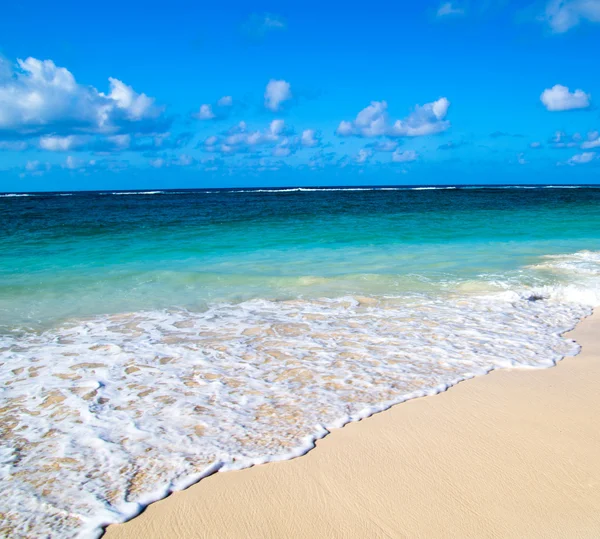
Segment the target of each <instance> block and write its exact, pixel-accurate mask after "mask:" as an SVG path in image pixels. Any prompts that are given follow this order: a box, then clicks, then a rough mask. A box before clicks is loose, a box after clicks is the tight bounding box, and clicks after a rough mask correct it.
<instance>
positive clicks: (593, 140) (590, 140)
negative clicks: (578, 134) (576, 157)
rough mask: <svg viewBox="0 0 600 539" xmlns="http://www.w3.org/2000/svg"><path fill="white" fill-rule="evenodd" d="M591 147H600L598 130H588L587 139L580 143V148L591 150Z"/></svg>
mask: <svg viewBox="0 0 600 539" xmlns="http://www.w3.org/2000/svg"><path fill="white" fill-rule="evenodd" d="M592 148H600V133H599V132H598V131H590V132H589V133H588V137H587V140H586V141H585V142H583V143H582V144H581V149H582V150H591V149H592Z"/></svg>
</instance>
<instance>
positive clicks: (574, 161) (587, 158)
mask: <svg viewBox="0 0 600 539" xmlns="http://www.w3.org/2000/svg"><path fill="white" fill-rule="evenodd" d="M597 157H598V154H596V153H594V152H583V153H579V154H577V155H574V156H573V157H571V159H569V160H568V161H567V164H568V165H584V164H586V163H590V162H591V161H593V160H594V159H596V158H597Z"/></svg>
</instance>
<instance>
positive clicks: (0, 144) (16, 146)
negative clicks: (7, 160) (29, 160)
mask: <svg viewBox="0 0 600 539" xmlns="http://www.w3.org/2000/svg"><path fill="white" fill-rule="evenodd" d="M27 147H28V144H27V142H25V141H24V140H0V150H10V151H13V152H22V151H23V150H26V149H27Z"/></svg>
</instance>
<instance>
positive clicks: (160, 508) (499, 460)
mask: <svg viewBox="0 0 600 539" xmlns="http://www.w3.org/2000/svg"><path fill="white" fill-rule="evenodd" d="M567 337H568V338H572V339H576V340H577V342H579V343H580V344H581V345H582V347H583V350H582V352H581V354H579V355H578V356H576V357H574V358H566V359H564V360H563V361H561V362H560V363H559V364H558V366H557V367H555V368H551V369H544V370H512V371H509V370H502V371H495V372H492V373H491V374H490V375H488V376H483V377H478V378H475V379H472V380H468V381H466V382H463V383H460V384H458V385H457V386H455V387H453V388H451V389H450V390H449V391H447V392H445V393H441V394H439V395H435V396H432V397H424V398H419V399H415V400H412V401H409V402H406V403H403V404H400V405H397V406H395V407H393V408H391V409H390V410H388V411H386V412H382V413H379V414H376V415H374V416H372V417H370V418H368V419H365V420H363V421H360V422H358V423H353V424H349V425H347V426H345V427H344V428H342V429H338V430H335V431H333V432H332V434H331V435H329V436H327V437H326V438H324V439H323V440H320V441H318V442H317V447H316V449H314V450H313V451H311V452H310V453H308V454H307V455H305V456H303V457H300V458H297V459H294V460H291V461H285V462H278V463H270V464H265V465H261V466H255V467H253V468H250V469H246V470H242V471H237V472H224V473H217V474H214V475H212V476H210V477H208V478H206V479H204V480H202V481H200V482H199V483H198V484H197V485H194V486H192V487H191V488H189V489H187V490H186V491H183V492H178V493H175V494H173V495H171V496H169V497H168V498H167V499H165V500H162V501H160V502H157V503H154V504H152V505H151V506H149V507H148V508H147V509H146V511H144V512H143V513H142V514H141V515H140V516H138V517H137V518H135V519H133V520H131V521H130V522H128V523H126V524H120V525H113V526H110V527H109V528H108V529H107V533H106V535H105V537H106V538H108V539H149V538H166V537H168V538H181V539H183V538H198V537H210V538H213V537H214V538H228V537H231V538H234V537H235V538H249V537H257V538H258V537H260V538H267V537H272V538H281V537H294V538H296V537H307V538H308V537H364V538H367V537H368V538H372V537H394V538H399V537H407V538H414V537H423V538H431V537H436V538H437V537H461V538H464V537H473V538H487V537H502V538H504V537H514V538H524V537H527V538H529V539H531V538H536V537H540V538H541V537H544V538H547V537H564V538H575V537H581V538H583V537H585V538H587V537H589V538H592V537H593V538H597V537H600V313H599V312H598V311H596V313H595V314H594V315H593V316H592V317H589V318H587V319H585V320H584V321H582V322H581V323H580V324H579V325H578V327H577V328H576V329H575V330H574V331H573V332H571V333H570V334H568V335H567Z"/></svg>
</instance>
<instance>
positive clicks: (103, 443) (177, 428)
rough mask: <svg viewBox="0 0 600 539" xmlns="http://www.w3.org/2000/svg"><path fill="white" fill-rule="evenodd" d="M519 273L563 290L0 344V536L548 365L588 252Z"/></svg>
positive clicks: (598, 262) (52, 526)
mask: <svg viewBox="0 0 600 539" xmlns="http://www.w3.org/2000/svg"><path fill="white" fill-rule="evenodd" d="M530 271H533V272H550V273H561V274H564V273H567V274H568V275H569V276H570V277H572V279H571V284H567V285H560V286H558V285H557V286H546V287H544V288H543V289H542V288H535V287H529V288H528V287H520V288H514V287H511V286H509V285H506V286H505V289H504V290H503V291H501V292H497V293H485V294H481V293H466V292H465V290H466V289H465V290H462V291H461V292H459V291H457V292H456V293H454V294H450V295H449V296H447V297H439V296H427V295H406V296H401V297H385V296H379V297H360V296H354V297H342V298H337V299H320V300H318V299H314V300H307V299H306V300H305V299H296V300H289V301H267V300H260V299H256V300H252V301H246V302H243V303H239V304H220V305H214V306H213V307H211V308H210V309H208V310H206V311H204V312H188V311H183V310H171V311H145V312H133V313H124V314H120V315H111V316H101V317H96V318H92V319H87V320H78V321H72V322H70V323H68V324H63V325H61V326H59V327H55V328H53V329H52V330H48V331H45V332H42V333H36V332H32V331H20V332H15V333H14V334H10V335H4V336H3V337H1V340H0V379H1V381H2V387H3V390H2V396H1V399H2V407H1V409H0V419H1V421H0V425H1V428H2V439H3V444H2V447H1V449H0V477H1V478H2V482H3V485H4V495H3V497H2V498H1V499H0V512H1V513H2V514H3V515H4V516H3V521H2V527H1V529H2V531H3V533H5V534H6V535H9V536H11V537H30V536H46V535H49V534H51V535H56V536H60V537H78V536H82V537H93V536H97V535H99V534H100V533H101V529H102V526H104V525H106V524H108V523H111V522H121V521H124V520H126V519H128V518H131V517H132V516H134V515H136V514H137V513H138V512H139V511H140V509H141V508H142V507H143V506H144V505H146V504H148V503H150V502H152V501H154V500H157V499H160V498H162V497H164V496H165V495H167V494H168V493H169V492H171V491H173V490H178V489H181V488H185V487H187V486H188V485H190V484H191V483H193V482H195V481H197V480H198V479H200V478H201V477H203V476H205V475H207V474H210V473H213V472H215V471H217V470H230V469H237V468H243V467H246V466H251V465H254V464H258V463H263V462H268V461H273V460H281V459H286V458H291V457H294V456H298V455H301V454H303V453H305V452H306V451H308V450H310V449H311V448H312V447H314V442H315V440H316V439H318V438H320V437H322V436H324V435H326V434H327V433H328V432H329V431H330V429H333V428H337V427H341V426H343V425H344V424H345V423H347V422H349V421H356V420H359V419H361V418H364V417H367V416H369V415H371V414H373V413H375V412H378V411H381V410H384V409H386V408H388V407H389V406H391V405H393V404H396V403H400V402H402V401H405V400H407V399H411V398H415V397H419V396H423V395H431V394H435V393H438V392H440V391H444V390H446V389H447V388H449V387H450V386H452V385H454V384H456V383H457V382H459V381H461V380H465V379H468V378H471V377H474V376H478V375H483V374H485V373H487V372H489V371H490V370H493V369H498V368H543V367H551V366H552V365H554V364H555V363H556V362H557V361H558V360H560V359H561V358H562V357H564V356H566V355H571V354H575V353H577V351H578V349H579V348H578V345H577V344H576V343H574V342H573V341H570V340H567V339H565V338H563V337H562V336H561V334H562V333H563V332H564V331H566V330H568V329H570V328H572V327H573V326H574V325H575V324H576V323H577V321H578V320H579V319H580V318H582V317H583V316H585V315H587V314H589V313H590V312H591V308H590V306H591V305H594V304H595V303H594V302H596V301H597V300H598V299H600V295H598V293H597V291H598V275H600V254H599V253H594V252H580V253H576V254H574V255H561V256H553V257H545V258H543V259H542V261H541V262H540V263H539V264H537V265H535V266H532V267H531V268H530ZM475 284H476V283H475ZM473 289H476V287H474V288H473Z"/></svg>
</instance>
